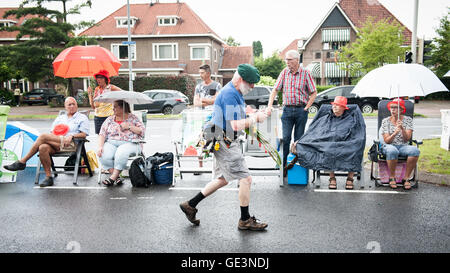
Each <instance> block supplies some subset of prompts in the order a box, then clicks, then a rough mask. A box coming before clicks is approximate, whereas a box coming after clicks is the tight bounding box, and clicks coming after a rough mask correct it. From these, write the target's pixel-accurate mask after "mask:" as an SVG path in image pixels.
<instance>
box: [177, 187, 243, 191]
mask: <svg viewBox="0 0 450 273" xmlns="http://www.w3.org/2000/svg"><path fill="white" fill-rule="evenodd" d="M176 190H179V191H201V190H203V188H183V187H170V188H169V191H176ZM218 190H219V191H239V189H238V188H226V189H218Z"/></svg>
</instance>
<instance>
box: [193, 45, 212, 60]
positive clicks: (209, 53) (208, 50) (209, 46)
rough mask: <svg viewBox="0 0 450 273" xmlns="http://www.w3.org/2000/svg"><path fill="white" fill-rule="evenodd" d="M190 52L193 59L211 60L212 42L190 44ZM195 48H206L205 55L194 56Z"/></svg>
mask: <svg viewBox="0 0 450 273" xmlns="http://www.w3.org/2000/svg"><path fill="white" fill-rule="evenodd" d="M188 46H189V47H190V52H191V61H201V60H210V59H211V49H210V48H211V45H210V44H189V45H188ZM195 48H203V49H205V57H204V58H194V49H195Z"/></svg>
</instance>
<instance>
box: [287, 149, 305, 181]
mask: <svg viewBox="0 0 450 273" xmlns="http://www.w3.org/2000/svg"><path fill="white" fill-rule="evenodd" d="M294 157H295V155H294V154H292V153H291V154H289V155H288V157H287V164H289V163H291V161H292V160H293V159H294ZM287 178H288V184H289V185H308V180H309V170H308V169H305V168H303V167H302V166H300V165H298V164H295V165H294V167H292V168H291V169H289V170H288V171H287Z"/></svg>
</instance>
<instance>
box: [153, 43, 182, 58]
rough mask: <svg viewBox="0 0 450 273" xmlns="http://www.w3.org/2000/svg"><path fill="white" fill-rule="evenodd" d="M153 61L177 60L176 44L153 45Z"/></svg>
mask: <svg viewBox="0 0 450 273" xmlns="http://www.w3.org/2000/svg"><path fill="white" fill-rule="evenodd" d="M153 60H155V61H173V60H178V44H177V43H170V44H153Z"/></svg>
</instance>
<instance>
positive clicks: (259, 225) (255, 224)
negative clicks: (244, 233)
mask: <svg viewBox="0 0 450 273" xmlns="http://www.w3.org/2000/svg"><path fill="white" fill-rule="evenodd" d="M266 227H267V223H263V222H261V221H259V220H258V219H256V218H255V216H252V217H250V218H248V219H247V220H245V221H242V220H241V219H239V225H238V228H239V229H241V230H248V229H249V230H264V229H265V228H266Z"/></svg>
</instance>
